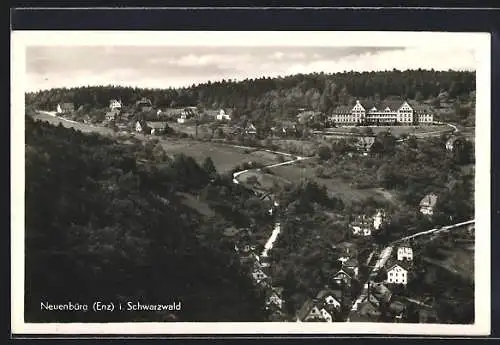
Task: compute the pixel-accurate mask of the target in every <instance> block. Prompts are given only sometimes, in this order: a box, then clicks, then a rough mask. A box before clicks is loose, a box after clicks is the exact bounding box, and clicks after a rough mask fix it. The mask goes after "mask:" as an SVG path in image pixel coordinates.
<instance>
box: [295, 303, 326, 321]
mask: <svg viewBox="0 0 500 345" xmlns="http://www.w3.org/2000/svg"><path fill="white" fill-rule="evenodd" d="M321 309H322V308H320V307H318V305H317V303H316V301H314V300H311V299H308V300H307V301H305V302H304V304H303V305H302V307H301V308H300V309H299V310H298V312H297V316H296V318H297V321H299V322H311V321H324V317H323V313H322V312H321Z"/></svg>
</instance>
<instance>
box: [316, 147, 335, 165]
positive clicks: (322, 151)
mask: <svg viewBox="0 0 500 345" xmlns="http://www.w3.org/2000/svg"><path fill="white" fill-rule="evenodd" d="M317 155H318V157H319V158H320V159H321V160H323V161H326V160H329V159H330V158H331V157H332V151H331V149H330V148H329V147H328V146H325V145H322V146H320V147H319V148H318V151H317Z"/></svg>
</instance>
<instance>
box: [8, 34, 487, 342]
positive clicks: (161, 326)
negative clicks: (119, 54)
mask: <svg viewBox="0 0 500 345" xmlns="http://www.w3.org/2000/svg"><path fill="white" fill-rule="evenodd" d="M109 42H113V45H143V46H144V45H149V46H151V45H160V43H159V42H168V45H171V46H217V45H219V46H221V45H224V46H277V45H279V46H286V45H288V46H364V47H367V46H378V47H385V46H405V47H418V46H424V45H425V46H429V45H436V46H438V45H439V46H450V47H452V46H460V47H463V46H464V44H466V45H467V48H470V49H474V50H475V52H476V57H477V68H476V82H477V93H476V94H477V96H476V114H477V115H476V133H480V135H479V136H476V181H475V187H476V194H475V209H476V223H477V224H476V248H480V250H476V252H475V255H476V258H475V275H476V276H475V278H476V279H475V286H476V291H475V296H476V298H475V310H476V313H475V314H476V322H475V324H473V325H437V324H425V325H422V324H394V323H333V324H328V323H325V324H323V323H274V322H269V323H108V324H87V323H85V324H54V323H52V324H29V323H24V186H25V169H24V149H23V148H24V90H25V88H24V85H25V80H26V76H25V74H26V66H25V62H26V56H25V49H26V47H28V46H31V45H37V46H40V45H44V46H49V45H51V46H63V45H64V46H74V45H80V46H81V45H94V46H95V45H103V46H104V45H109ZM221 42H222V43H221ZM11 66H12V69H11V90H12V91H11V102H12V104H11V195H12V197H11V222H12V228H11V235H12V236H11V239H12V240H11V241H12V242H11V250H12V273H11V291H12V297H11V301H12V304H11V305H12V310H11V325H12V333H14V334H82V335H83V334H124V335H125V334H127V335H133V334H164V335H175V334H193V335H195V334H256V335H258V334H318V335H319V334H323V335H324V334H332V335H335V334H339V335H341V334H374V335H375V334H404V335H443V336H444V335H459V336H468V335H488V334H489V333H490V305H491V301H490V293H491V291H490V212H491V211H490V143H491V140H490V114H491V110H490V98H491V94H490V78H491V72H490V35H489V33H443V32H440V33H437V32H435V33H423V32H338V31H337V32H325V31H321V32H305V31H302V32H295V31H294V32H284V31H279V32H278V31H269V32H263V31H258V32H248V31H245V32H216V31H213V32H202V31H167V32H151V31H148V32H140V31H133V32H127V31H120V32H118V31H108V32H105V31H101V32H99V31H84V32H82V31H79V32H71V31H13V32H12V33H11Z"/></svg>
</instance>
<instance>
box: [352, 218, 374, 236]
mask: <svg viewBox="0 0 500 345" xmlns="http://www.w3.org/2000/svg"><path fill="white" fill-rule="evenodd" d="M372 226H373V224H372V222H371V221H370V219H369V217H367V216H366V215H361V216H357V217H356V218H355V220H354V222H353V223H352V224H351V230H352V234H353V235H354V236H371V234H372Z"/></svg>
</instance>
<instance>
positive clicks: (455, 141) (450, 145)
mask: <svg viewBox="0 0 500 345" xmlns="http://www.w3.org/2000/svg"><path fill="white" fill-rule="evenodd" d="M460 143H463V139H462V138H459V137H456V136H453V137H451V138H449V139H448V140H447V141H446V145H445V146H446V150H448V151H453V149H454V148H455V147H456V146H457V145H460Z"/></svg>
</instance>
